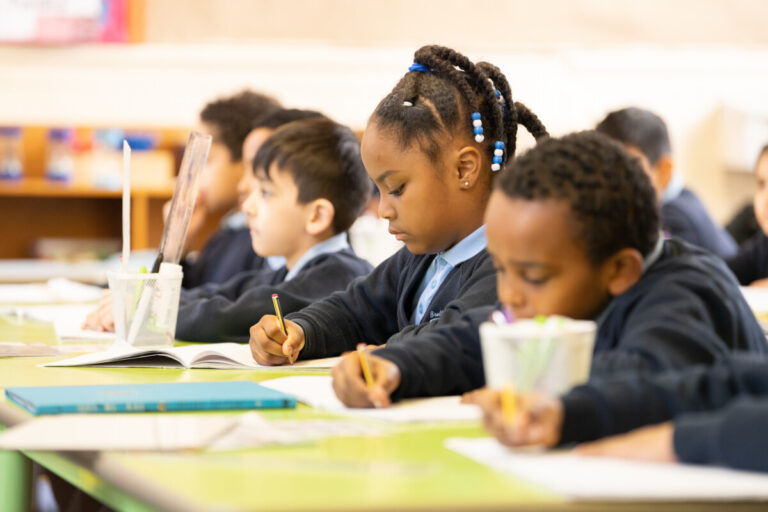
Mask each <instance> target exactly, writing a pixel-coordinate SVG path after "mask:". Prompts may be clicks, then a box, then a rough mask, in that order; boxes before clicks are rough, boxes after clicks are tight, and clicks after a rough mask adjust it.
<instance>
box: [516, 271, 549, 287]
mask: <svg viewBox="0 0 768 512" xmlns="http://www.w3.org/2000/svg"><path fill="white" fill-rule="evenodd" d="M520 277H521V278H522V279H523V281H525V282H526V283H528V284H531V285H534V286H542V285H544V284H546V283H547V281H549V276H533V275H528V274H525V273H522V274H520Z"/></svg>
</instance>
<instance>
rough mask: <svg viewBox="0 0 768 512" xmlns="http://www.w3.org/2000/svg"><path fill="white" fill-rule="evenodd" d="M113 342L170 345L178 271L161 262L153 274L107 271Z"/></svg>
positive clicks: (176, 311) (176, 298)
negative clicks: (113, 320)
mask: <svg viewBox="0 0 768 512" xmlns="http://www.w3.org/2000/svg"><path fill="white" fill-rule="evenodd" d="M107 278H108V280H109V292H110V295H111V296H112V310H113V314H114V318H115V334H117V341H118V342H122V343H127V344H128V345H133V346H141V347H147V346H172V345H173V342H174V339H175V333H176V316H177V315H178V313H179V295H180V294H181V279H182V272H181V267H180V266H179V265H172V264H167V263H163V264H162V265H161V267H160V272H159V273H156V274H146V273H145V274H141V273H123V272H109V273H108V274H107Z"/></svg>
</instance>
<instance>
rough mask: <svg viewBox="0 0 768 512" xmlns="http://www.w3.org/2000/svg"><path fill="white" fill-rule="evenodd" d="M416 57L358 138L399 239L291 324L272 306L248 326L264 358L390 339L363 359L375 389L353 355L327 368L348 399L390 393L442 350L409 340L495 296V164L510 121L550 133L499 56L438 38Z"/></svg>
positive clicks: (383, 212)
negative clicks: (478, 58) (490, 230)
mask: <svg viewBox="0 0 768 512" xmlns="http://www.w3.org/2000/svg"><path fill="white" fill-rule="evenodd" d="M414 60H415V62H414V64H413V65H412V66H411V67H410V68H409V70H408V72H407V73H406V74H405V76H403V78H402V79H401V80H400V81H399V82H398V83H397V85H396V86H395V87H394V89H392V91H391V92H390V93H389V94H388V95H387V96H386V97H385V98H384V99H383V100H382V101H381V102H380V103H379V105H378V106H377V107H376V110H375V111H374V113H373V115H372V116H371V118H370V120H369V122H368V126H367V128H366V130H365V133H364V135H363V139H362V146H361V152H362V157H363V163H364V164H365V167H366V170H367V172H368V174H369V176H370V177H371V179H372V180H373V181H374V182H375V183H376V186H377V187H378V188H379V190H380V192H381V202H380V206H379V214H380V216H381V217H383V218H385V219H387V220H388V221H389V230H390V232H391V233H393V234H394V235H395V236H396V238H398V239H399V240H402V241H403V242H404V244H405V248H403V249H402V250H401V251H399V252H398V253H396V254H395V255H394V256H392V257H391V258H390V259H388V260H386V261H385V262H383V263H382V264H381V265H380V266H379V267H377V268H376V269H375V270H374V271H373V273H371V274H370V275H369V276H368V277H367V278H365V279H362V280H358V281H356V282H354V283H353V284H352V285H351V286H349V287H348V288H347V289H346V290H345V291H344V292H342V293H337V294H334V295H333V296H331V297H329V298H328V299H326V300H323V301H320V302H317V303H315V304H313V305H311V306H309V307H307V308H304V309H302V310H301V311H298V312H295V313H293V314H290V315H288V316H287V318H288V321H287V322H286V328H287V335H286V334H284V333H283V332H282V330H281V329H280V326H279V324H278V322H277V319H276V318H275V317H273V316H266V317H263V318H262V319H261V321H260V322H259V323H258V324H256V325H254V326H253V327H252V329H251V340H250V343H251V349H252V352H253V355H254V358H255V359H256V360H257V361H258V362H259V363H261V364H273V365H277V364H285V363H287V362H288V363H289V362H291V361H294V360H296V359H297V358H304V359H309V358H316V357H326V356H334V355H338V354H341V353H342V352H345V351H350V350H353V349H354V348H355V346H356V345H357V344H358V343H360V342H365V343H367V344H368V345H373V346H381V345H384V344H386V345H387V348H386V349H380V350H377V351H375V352H374V355H371V356H370V358H369V360H370V363H371V366H372V373H373V379H374V381H375V386H374V387H373V390H369V389H368V387H367V386H366V384H365V382H364V380H363V377H362V370H361V366H360V364H361V363H360V358H359V357H358V356H357V355H356V354H350V355H347V356H345V357H344V358H342V361H341V362H340V363H339V366H337V368H336V369H334V388H335V390H336V393H337V394H338V396H339V398H340V399H341V400H342V401H344V402H345V403H347V404H348V405H355V406H370V405H371V404H373V403H378V404H379V405H386V404H387V403H389V400H390V396H391V395H392V394H393V393H396V391H397V389H398V387H399V386H400V383H401V381H403V380H405V379H407V378H408V375H409V374H410V373H411V372H412V371H418V366H420V365H424V364H431V362H434V363H436V364H437V363H438V362H439V360H440V359H441V358H443V357H444V356H443V355H441V354H435V353H433V354H419V355H418V356H416V355H412V354H410V352H409V349H408V346H409V345H411V344H414V345H416V343H414V342H416V341H417V340H418V339H419V338H420V337H421V336H423V335H424V334H425V333H428V332H430V331H431V330H433V329H435V328H437V327H440V328H448V329H450V325H451V324H452V323H453V322H455V321H456V320H458V319H459V318H460V317H461V315H462V314H463V313H464V312H466V311H467V310H469V309H471V308H475V307H479V306H484V305H491V304H493V303H494V302H495V301H496V286H495V275H494V271H493V266H492V264H491V261H490V259H489V257H488V254H487V251H486V240H485V228H484V226H483V213H484V211H485V206H486V204H487V202H488V198H489V196H490V193H491V185H492V181H493V175H494V171H496V170H499V169H500V168H501V167H502V165H503V164H504V163H505V162H506V161H508V160H510V159H511V158H512V156H513V155H514V151H515V138H516V134H517V125H518V124H521V125H523V127H525V128H526V129H527V130H528V131H529V132H530V133H531V134H532V135H534V137H536V138H541V137H545V136H546V135H547V131H546V129H545V128H544V126H543V125H542V124H541V122H540V121H539V120H538V118H537V117H536V116H535V115H534V114H533V113H532V112H531V111H530V110H529V109H528V108H527V107H526V106H525V105H523V104H521V103H519V102H516V101H514V99H513V98H512V95H511V89H510V86H509V84H508V83H507V80H506V79H505V77H504V75H503V74H502V73H501V71H500V70H499V69H498V68H496V67H495V66H493V65H491V64H488V63H478V64H475V63H473V62H472V61H471V60H469V59H468V58H467V57H465V56H464V55H462V54H460V53H458V52H456V51H454V50H451V49H449V48H445V47H442V46H425V47H423V48H420V49H419V50H418V51H416V53H415V56H414ZM400 349H402V352H401V350H400ZM385 357H386V358H385Z"/></svg>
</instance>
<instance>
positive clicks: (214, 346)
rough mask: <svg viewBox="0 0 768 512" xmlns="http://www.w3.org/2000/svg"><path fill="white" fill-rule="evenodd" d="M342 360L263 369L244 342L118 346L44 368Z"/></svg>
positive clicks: (236, 366) (306, 367) (316, 367)
mask: <svg viewBox="0 0 768 512" xmlns="http://www.w3.org/2000/svg"><path fill="white" fill-rule="evenodd" d="M338 359H339V358H338V357H328V358H325V359H311V360H309V361H298V362H296V363H294V364H293V365H291V366H262V365H260V364H259V363H257V362H256V361H254V360H253V356H252V355H251V349H250V347H249V346H248V345H247V344H240V343H208V344H200V345H187V346H184V347H168V348H157V347H147V348H140V347H131V346H127V345H125V344H121V343H115V344H114V345H112V346H111V347H110V348H108V349H107V350H103V351H101V352H94V353H92V354H83V355H81V356H77V357H73V358H70V359H64V360H63V361H54V362H52V363H47V364H44V365H43V366H113V367H126V368H212V369H222V370H226V369H248V368H258V369H259V370H278V371H286V370H289V369H291V368H296V369H301V370H328V369H330V368H332V367H333V366H334V365H335V364H336V362H337V361H338Z"/></svg>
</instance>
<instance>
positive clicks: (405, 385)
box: [374, 347, 414, 402]
mask: <svg viewBox="0 0 768 512" xmlns="http://www.w3.org/2000/svg"><path fill="white" fill-rule="evenodd" d="M374 355H376V356H377V357H381V358H382V359H386V360H387V361H390V362H392V363H394V364H395V365H396V366H397V369H398V370H400V385H399V386H397V389H395V390H394V391H393V392H392V395H391V396H390V398H391V399H392V401H393V402H396V401H398V400H400V399H402V398H408V397H409V396H414V393H413V390H412V389H411V388H412V387H413V384H414V376H413V375H412V374H411V372H410V368H409V367H408V363H407V357H406V356H404V355H403V354H400V353H399V351H398V350H395V349H392V348H387V347H385V348H381V349H379V350H376V351H374Z"/></svg>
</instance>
